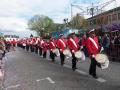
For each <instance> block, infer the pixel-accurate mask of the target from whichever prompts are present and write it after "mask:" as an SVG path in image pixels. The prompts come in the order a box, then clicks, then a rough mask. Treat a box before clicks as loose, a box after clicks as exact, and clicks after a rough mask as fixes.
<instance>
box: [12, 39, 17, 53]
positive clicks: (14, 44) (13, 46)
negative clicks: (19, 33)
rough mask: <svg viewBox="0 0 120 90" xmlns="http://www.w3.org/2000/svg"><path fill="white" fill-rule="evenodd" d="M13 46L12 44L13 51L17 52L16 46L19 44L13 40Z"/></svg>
mask: <svg viewBox="0 0 120 90" xmlns="http://www.w3.org/2000/svg"><path fill="white" fill-rule="evenodd" d="M11 44H12V49H13V50H14V51H15V47H16V44H17V42H16V40H15V39H13V40H12V41H11Z"/></svg>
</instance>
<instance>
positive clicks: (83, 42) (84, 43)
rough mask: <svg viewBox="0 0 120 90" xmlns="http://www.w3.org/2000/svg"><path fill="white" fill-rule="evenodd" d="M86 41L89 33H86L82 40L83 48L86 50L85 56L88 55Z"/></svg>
mask: <svg viewBox="0 0 120 90" xmlns="http://www.w3.org/2000/svg"><path fill="white" fill-rule="evenodd" d="M86 42H87V35H86V34H84V35H83V37H82V42H81V49H82V50H83V51H84V53H85V56H86V57H88V51H87V47H86Z"/></svg>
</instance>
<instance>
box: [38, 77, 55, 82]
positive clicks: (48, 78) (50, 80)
mask: <svg viewBox="0 0 120 90" xmlns="http://www.w3.org/2000/svg"><path fill="white" fill-rule="evenodd" d="M43 80H48V81H49V82H50V83H52V84H54V83H55V82H54V81H53V80H52V79H51V78H50V77H46V78H43V79H37V80H36V81H37V82H40V81H43Z"/></svg>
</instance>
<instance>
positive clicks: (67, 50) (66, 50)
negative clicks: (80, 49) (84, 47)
mask: <svg viewBox="0 0 120 90" xmlns="http://www.w3.org/2000/svg"><path fill="white" fill-rule="evenodd" d="M63 54H64V55H65V56H67V57H72V54H71V52H70V50H69V49H65V50H64V51H63Z"/></svg>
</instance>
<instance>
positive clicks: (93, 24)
mask: <svg viewBox="0 0 120 90" xmlns="http://www.w3.org/2000/svg"><path fill="white" fill-rule="evenodd" d="M87 20H88V28H89V29H90V28H95V29H97V30H100V31H101V32H116V31H119V32H120V7H117V8H114V9H111V10H109V11H106V12H104V13H101V14H99V15H96V16H93V18H88V19H87Z"/></svg>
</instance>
